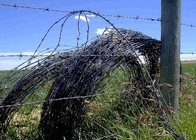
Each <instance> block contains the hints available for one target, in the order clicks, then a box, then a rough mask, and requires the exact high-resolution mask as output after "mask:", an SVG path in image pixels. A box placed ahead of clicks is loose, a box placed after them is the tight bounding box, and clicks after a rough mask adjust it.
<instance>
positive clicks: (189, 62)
mask: <svg viewBox="0 0 196 140" xmlns="http://www.w3.org/2000/svg"><path fill="white" fill-rule="evenodd" d="M181 63H182V64H196V60H190V61H181Z"/></svg>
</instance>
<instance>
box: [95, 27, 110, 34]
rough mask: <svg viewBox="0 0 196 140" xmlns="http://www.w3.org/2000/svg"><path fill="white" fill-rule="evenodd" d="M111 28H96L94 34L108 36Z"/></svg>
mask: <svg viewBox="0 0 196 140" xmlns="http://www.w3.org/2000/svg"><path fill="white" fill-rule="evenodd" d="M111 30H112V28H111V27H110V28H98V29H97V31H96V32H95V33H96V34H98V35H103V34H108V33H109V32H110V31H111Z"/></svg>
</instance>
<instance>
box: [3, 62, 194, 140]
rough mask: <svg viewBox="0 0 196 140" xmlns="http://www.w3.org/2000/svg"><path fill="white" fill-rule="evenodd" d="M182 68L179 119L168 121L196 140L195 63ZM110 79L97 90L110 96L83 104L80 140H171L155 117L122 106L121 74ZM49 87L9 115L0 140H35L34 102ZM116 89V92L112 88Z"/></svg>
mask: <svg viewBox="0 0 196 140" xmlns="http://www.w3.org/2000/svg"><path fill="white" fill-rule="evenodd" d="M182 67H183V75H182V85H181V95H180V109H179V118H178V120H177V121H175V122H171V125H172V127H173V128H174V130H176V131H177V132H178V133H179V134H183V136H185V137H186V138H187V139H194V138H196V121H195V116H196V108H195V107H196V63H182ZM3 75H5V71H3V72H0V77H1V76H3ZM110 77H112V78H111V79H106V81H105V88H104V89H99V93H100V92H109V93H111V94H106V95H102V96H98V97H96V98H95V99H94V100H93V101H88V100H87V101H86V102H85V106H86V110H85V112H86V115H84V116H83V118H84V122H83V124H82V126H81V127H82V133H81V134H79V135H80V137H81V139H85V140H88V139H99V140H102V139H119V140H127V139H130V140H132V139H133V140H135V139H140V140H147V139H148V140H149V139H156V138H158V139H160V140H172V139H174V138H173V137H172V136H171V134H170V133H169V132H168V131H167V130H165V128H164V127H163V125H162V124H161V123H158V120H159V119H158V118H157V115H155V114H152V113H151V112H148V111H147V112H139V114H137V113H135V112H134V113H135V114H134V113H133V112H130V111H128V110H127V108H126V107H125V104H124V102H123V104H122V102H121V100H119V98H120V97H121V96H122V95H124V92H123V93H120V94H118V91H119V89H120V88H121V87H122V89H123V86H125V85H126V84H127V83H123V81H124V79H123V78H122V77H123V75H122V73H121V72H116V71H115V73H114V74H113V75H111V76H110ZM124 77H125V76H124ZM50 86H51V83H50V82H48V83H47V84H46V85H44V86H43V87H42V88H40V89H39V90H38V91H37V92H36V93H35V94H34V95H33V96H31V98H28V99H26V103H28V102H35V104H31V105H28V104H26V105H25V106H22V107H20V109H19V111H18V112H17V113H16V114H15V115H14V116H13V118H14V119H13V120H12V121H11V122H10V126H9V127H8V131H7V133H6V134H0V139H8V140H9V139H19V140H20V139H21V140H22V139H28V140H34V139H36V138H37V135H38V134H39V133H40V132H38V129H37V127H38V123H39V120H40V112H41V106H42V103H40V102H39V103H37V102H36V101H38V100H43V99H44V98H45V96H46V91H48V90H49V88H50ZM117 86H118V91H117V90H116V89H115V88H114V87H117ZM125 95H126V94H125ZM136 106H137V105H136ZM131 109H133V106H132V108H131Z"/></svg>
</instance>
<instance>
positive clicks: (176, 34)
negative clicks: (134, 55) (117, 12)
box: [160, 0, 181, 115]
mask: <svg viewBox="0 0 196 140" xmlns="http://www.w3.org/2000/svg"><path fill="white" fill-rule="evenodd" d="M180 24H181V0H161V43H162V47H161V59H160V60H161V68H160V76H161V77H160V83H167V84H170V85H172V86H173V88H171V87H169V86H168V87H165V88H162V89H161V92H162V95H163V99H164V102H165V105H168V106H171V107H172V108H173V109H174V111H175V113H176V115H178V108H179V94H180V32H181V29H180V28H181V25H180Z"/></svg>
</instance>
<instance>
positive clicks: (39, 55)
mask: <svg viewBox="0 0 196 140" xmlns="http://www.w3.org/2000/svg"><path fill="white" fill-rule="evenodd" d="M50 53H51V52H48V53H45V54H37V55H33V54H25V52H22V53H20V54H0V57H19V58H22V57H32V56H34V57H45V56H49V55H51V54H50ZM180 54H192V55H195V54H196V52H181V53H180ZM66 56H73V55H71V54H67V55H66ZM74 56H78V55H74ZM80 56H103V55H80ZM104 56H117V55H104ZM118 56H119V55H118Z"/></svg>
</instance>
